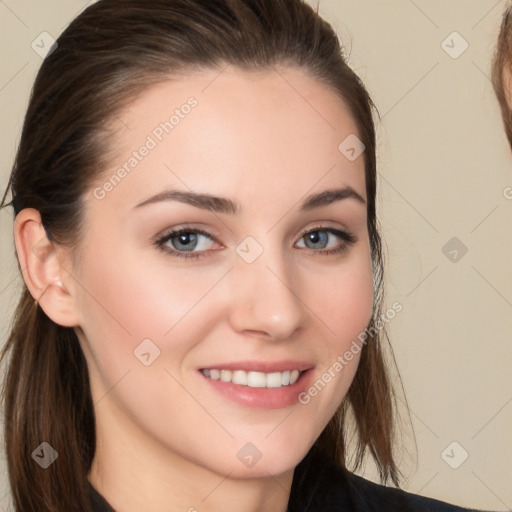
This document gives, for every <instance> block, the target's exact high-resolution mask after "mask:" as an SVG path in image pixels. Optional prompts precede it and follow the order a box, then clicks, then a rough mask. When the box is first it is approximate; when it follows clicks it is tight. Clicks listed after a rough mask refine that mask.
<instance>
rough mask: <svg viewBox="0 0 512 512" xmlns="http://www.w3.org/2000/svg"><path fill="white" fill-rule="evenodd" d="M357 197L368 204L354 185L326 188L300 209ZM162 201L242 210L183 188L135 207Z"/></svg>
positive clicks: (233, 211)
mask: <svg viewBox="0 0 512 512" xmlns="http://www.w3.org/2000/svg"><path fill="white" fill-rule="evenodd" d="M349 198H351V199H355V200H356V201H358V202H359V203H361V204H366V202H365V200H364V199H363V198H362V197H361V195H359V194H358V193H357V192H356V191H355V190H354V189H353V188H352V187H350V186H347V187H344V188H336V189H330V190H324V191H323V192H320V193H318V194H312V195H310V196H308V197H307V198H306V199H305V200H304V201H303V202H302V203H301V205H300V211H301V212H306V211H310V210H312V209H314V208H319V207H321V206H327V205H329V204H332V203H334V202H336V201H341V200H343V199H349ZM162 201H178V202H180V203H185V204H189V205H191V206H195V207H197V208H201V209H203V210H209V211H212V212H216V213H225V214H229V215H238V214H240V212H241V211H242V208H241V206H240V204H238V203H236V202H235V201H233V200H232V199H228V198H226V197H218V196H214V195H211V194H199V193H196V192H187V191H183V190H164V191H163V192H160V193H159V194H156V195H154V196H152V197H150V198H148V199H146V200H144V201H142V203H139V204H138V205H136V206H135V207H134V208H133V209H136V208H140V207H142V206H146V205H148V204H154V203H160V202H162Z"/></svg>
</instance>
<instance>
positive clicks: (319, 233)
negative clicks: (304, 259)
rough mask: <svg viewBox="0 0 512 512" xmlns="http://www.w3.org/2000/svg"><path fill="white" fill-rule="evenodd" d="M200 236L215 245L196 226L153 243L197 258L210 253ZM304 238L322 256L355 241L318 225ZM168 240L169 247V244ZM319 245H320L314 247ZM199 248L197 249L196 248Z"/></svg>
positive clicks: (340, 232) (171, 251) (169, 251)
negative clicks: (332, 244)
mask: <svg viewBox="0 0 512 512" xmlns="http://www.w3.org/2000/svg"><path fill="white" fill-rule="evenodd" d="M330 235H331V236H330ZM332 235H334V237H337V238H339V239H341V240H342V243H341V244H338V245H336V246H335V247H333V248H329V249H326V247H327V246H328V245H329V241H330V240H329V239H330V238H332ZM201 238H206V239H209V240H210V241H211V242H213V243H214V244H216V245H219V244H217V242H216V241H215V240H214V238H213V236H212V235H210V234H209V233H207V232H206V231H202V230H201V229H196V228H181V229H177V230H175V231H171V232H170V233H167V234H166V235H164V236H162V237H161V238H159V239H158V240H156V241H155V245H156V246H157V248H158V249H160V250H162V251H164V252H165V253H167V254H169V255H171V256H176V257H178V258H185V259H194V260H197V259H199V258H201V257H205V256H209V255H210V254H211V253H210V252H208V251H207V250H205V245H206V246H208V242H206V243H205V242H204V241H203V242H202V243H201ZM302 239H305V240H306V243H307V244H312V245H313V247H311V246H310V245H307V246H306V248H307V249H309V250H311V251H312V252H313V253H314V254H315V255H316V254H321V255H323V256H328V255H333V254H341V253H343V252H345V251H347V250H348V249H349V248H350V246H351V245H352V244H354V243H355V242H357V237H356V236H355V235H353V234H351V233H348V232H345V231H341V230H339V229H335V228H330V227H329V228H327V227H321V226H318V227H316V228H314V229H311V230H309V231H307V232H306V233H303V234H302V236H301V238H300V240H302ZM169 242H170V245H171V247H170V246H169ZM315 245H319V246H320V247H315ZM197 248H199V249H200V250H199V251H196V249H197Z"/></svg>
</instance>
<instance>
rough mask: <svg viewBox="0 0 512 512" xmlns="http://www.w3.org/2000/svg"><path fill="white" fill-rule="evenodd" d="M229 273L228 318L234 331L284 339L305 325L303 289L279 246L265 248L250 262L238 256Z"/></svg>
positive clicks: (305, 308) (273, 338)
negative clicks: (295, 281)
mask: <svg viewBox="0 0 512 512" xmlns="http://www.w3.org/2000/svg"><path fill="white" fill-rule="evenodd" d="M230 274H231V277H230V279H231V283H230V288H231V293H230V296H231V304H230V306H231V307H230V322H231V326H232V328H233V329H234V330H235V331H236V332H239V333H246V334H247V333H250V334H251V335H258V336H262V337H266V338H268V339H272V340H284V339H287V338H289V337H290V336H292V335H293V333H294V332H295V331H296V330H298V329H299V328H300V327H301V326H303V325H304V322H305V320H306V310H307V307H306V305H305V303H304V299H305V297H302V296H301V295H302V294H303V293H304V290H301V289H298V285H297V283H294V279H293V274H294V269H293V268H292V266H291V265H290V264H287V262H286V261H285V258H284V257H283V254H282V253H281V252H280V251H279V250H276V251H272V252H270V251H269V250H265V251H264V252H263V254H261V255H260V256H259V257H258V258H257V259H256V260H255V261H253V262H252V263H247V262H246V261H244V260H243V258H239V257H238V256H237V261H236V263H235V267H234V268H233V270H232V271H231V272H230Z"/></svg>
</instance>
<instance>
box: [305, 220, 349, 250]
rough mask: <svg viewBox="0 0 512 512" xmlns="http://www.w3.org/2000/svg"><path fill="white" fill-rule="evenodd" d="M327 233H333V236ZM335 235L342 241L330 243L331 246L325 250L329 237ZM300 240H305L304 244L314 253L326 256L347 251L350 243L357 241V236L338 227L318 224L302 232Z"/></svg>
mask: <svg viewBox="0 0 512 512" xmlns="http://www.w3.org/2000/svg"><path fill="white" fill-rule="evenodd" d="M329 235H334V237H333V236H329ZM336 237H337V238H339V239H341V240H342V243H341V244H338V245H335V246H334V247H333V246H332V245H331V248H329V249H327V250H325V249H326V247H327V246H328V245H329V242H330V240H329V238H331V239H332V238H336ZM301 240H305V241H306V244H305V245H306V247H307V248H308V249H313V251H314V252H315V253H316V254H321V255H323V256H326V255H330V254H337V253H341V252H345V251H347V250H348V249H349V248H350V246H351V245H352V244H354V243H355V242H357V237H356V236H355V235H353V234H352V233H348V232H346V231H342V230H340V229H336V228H328V227H322V226H318V227H316V228H313V229H311V230H309V231H307V232H306V233H304V234H303V235H302V237H301ZM316 249H319V250H316Z"/></svg>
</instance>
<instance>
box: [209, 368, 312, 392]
mask: <svg viewBox="0 0 512 512" xmlns="http://www.w3.org/2000/svg"><path fill="white" fill-rule="evenodd" d="M201 372H202V373H203V375H204V376H205V377H208V378H210V379H212V380H220V381H222V382H231V383H233V384H238V385H240V386H248V387H251V388H280V387H283V386H291V385H292V384H295V382H297V379H298V378H299V376H300V375H301V374H302V373H304V372H303V371H301V370H286V371H284V372H271V373H264V372H253V371H249V372H246V371H244V370H218V369H208V368H205V369H203V370H201Z"/></svg>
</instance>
